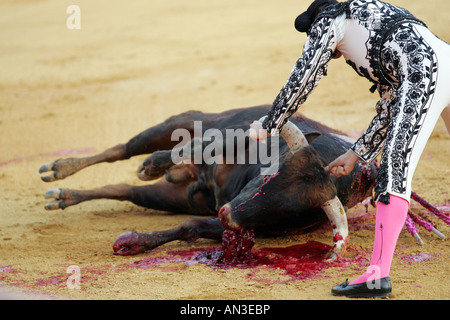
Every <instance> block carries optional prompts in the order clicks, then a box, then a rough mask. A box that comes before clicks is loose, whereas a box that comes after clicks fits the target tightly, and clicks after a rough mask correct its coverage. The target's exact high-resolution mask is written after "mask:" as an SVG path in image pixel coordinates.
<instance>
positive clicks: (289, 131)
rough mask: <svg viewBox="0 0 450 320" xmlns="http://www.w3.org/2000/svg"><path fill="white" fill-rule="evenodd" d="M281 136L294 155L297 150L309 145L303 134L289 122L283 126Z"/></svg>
mask: <svg viewBox="0 0 450 320" xmlns="http://www.w3.org/2000/svg"><path fill="white" fill-rule="evenodd" d="M281 136H282V137H283V139H284V140H285V141H286V143H287V144H288V146H289V149H290V150H291V153H296V152H297V151H298V150H300V149H302V148H304V147H307V146H308V145H309V143H308V140H306V137H305V135H304V134H303V132H302V131H301V130H300V129H299V128H298V127H297V126H296V125H295V124H293V123H292V122H290V121H288V122H286V124H285V125H284V127H283V130H282V131H281Z"/></svg>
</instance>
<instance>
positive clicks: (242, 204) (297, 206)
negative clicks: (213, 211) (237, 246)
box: [219, 122, 348, 259]
mask: <svg viewBox="0 0 450 320" xmlns="http://www.w3.org/2000/svg"><path fill="white" fill-rule="evenodd" d="M281 136H282V137H283V139H284V140H285V141H286V143H287V145H288V146H289V149H290V152H287V153H286V155H285V159H284V163H283V165H282V166H281V168H280V170H279V172H277V173H276V174H273V175H271V176H266V177H258V178H255V179H253V180H252V181H250V182H249V183H248V184H247V186H246V187H245V188H244V189H243V190H242V191H241V193H240V194H239V195H238V196H237V197H235V198H234V199H233V200H232V201H230V202H229V203H227V204H226V205H224V206H223V207H222V208H221V210H220V212H219V219H220V221H221V223H222V225H223V226H224V228H225V229H228V230H234V231H236V232H241V233H242V232H244V231H245V230H251V229H254V230H258V228H261V229H262V228H264V227H267V226H269V225H270V226H271V227H272V229H276V228H279V229H280V230H286V229H287V228H297V229H303V230H305V229H310V228H312V227H315V226H317V225H318V224H319V223H320V222H321V219H320V217H324V215H323V212H325V213H326V215H327V217H328V218H329V220H330V222H331V224H332V226H333V232H334V247H333V250H332V252H331V253H332V255H331V257H330V258H331V259H335V258H336V257H337V256H338V255H339V254H340V253H343V251H344V250H345V243H346V242H347V239H348V230H347V219H346V215H345V211H344V209H343V206H342V204H341V202H340V201H339V199H338V198H337V196H336V194H337V192H336V187H335V185H334V183H333V181H332V179H331V177H330V175H329V174H328V172H327V171H326V170H325V169H324V167H325V165H326V164H325V163H324V162H323V160H322V158H321V157H320V156H319V155H318V154H317V152H316V150H315V149H314V147H312V146H311V145H310V142H311V141H312V140H314V139H315V138H317V136H318V134H317V133H311V134H306V136H305V135H304V134H303V133H302V132H301V131H300V129H299V128H298V127H297V126H295V125H294V124H293V123H291V122H287V123H286V125H285V126H284V127H283V130H282V133H281ZM322 221H323V220H322Z"/></svg>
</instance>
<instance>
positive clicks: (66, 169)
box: [39, 158, 84, 182]
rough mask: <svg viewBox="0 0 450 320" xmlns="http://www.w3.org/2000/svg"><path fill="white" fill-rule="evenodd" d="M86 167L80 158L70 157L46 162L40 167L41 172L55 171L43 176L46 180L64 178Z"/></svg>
mask: <svg viewBox="0 0 450 320" xmlns="http://www.w3.org/2000/svg"><path fill="white" fill-rule="evenodd" d="M83 167H84V165H83V163H82V162H81V160H80V159H76V158H68V159H58V160H56V161H53V162H49V163H46V164H44V165H42V166H41V167H40V168H39V173H44V172H50V171H53V172H52V173H51V174H50V175H47V176H43V177H41V179H42V181H44V182H52V181H56V180H61V179H64V178H66V177H68V176H70V175H72V174H74V173H76V172H78V171H79V170H80V169H82V168H83Z"/></svg>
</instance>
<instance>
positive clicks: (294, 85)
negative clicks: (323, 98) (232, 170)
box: [263, 18, 337, 133]
mask: <svg viewBox="0 0 450 320" xmlns="http://www.w3.org/2000/svg"><path fill="white" fill-rule="evenodd" d="M333 21H334V19H332V18H322V19H319V20H318V21H316V22H315V23H314V25H313V26H312V28H311V31H310V33H309V36H308V38H307V40H306V43H305V46H304V49H303V54H302V56H301V57H300V59H299V60H298V61H297V63H296V64H295V66H294V68H293V69H292V71H291V75H290V76H289V79H288V80H287V82H286V84H285V85H284V87H283V88H282V89H281V91H280V93H279V94H278V96H277V97H276V98H275V101H274V102H273V105H272V109H271V110H270V112H269V114H268V116H267V118H266V120H265V121H264V122H263V127H264V128H265V129H267V131H269V132H270V133H272V132H273V131H274V130H280V131H281V128H282V127H283V125H284V124H285V123H286V122H287V120H288V119H289V117H290V116H292V115H293V114H294V113H295V112H296V111H297V109H298V108H299V106H300V105H301V104H302V103H304V102H305V101H306V98H307V97H308V95H309V94H310V93H311V92H312V91H313V90H314V88H315V87H316V86H317V84H318V83H319V82H320V80H321V79H322V77H323V76H324V75H326V70H327V66H328V63H329V61H330V60H331V58H332V56H333V53H334V51H335V49H336V45H337V43H336V36H335V33H336V30H335V27H334V23H333Z"/></svg>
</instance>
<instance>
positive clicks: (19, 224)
mask: <svg viewBox="0 0 450 320" xmlns="http://www.w3.org/2000/svg"><path fill="white" fill-rule="evenodd" d="M74 2H76V4H77V5H79V7H80V9H81V29H79V30H69V29H68V28H67V27H66V20H67V18H68V17H69V14H67V13H66V9H67V7H68V6H69V5H71V4H73V3H74ZM391 2H392V3H394V4H398V5H401V6H404V7H407V8H408V9H410V11H412V12H413V13H414V14H415V15H416V16H417V17H419V18H421V19H423V20H424V21H425V22H426V23H427V24H428V26H429V27H430V28H431V30H432V31H433V32H434V33H435V34H437V35H438V36H439V37H440V38H441V39H443V40H445V41H447V42H450V29H449V28H448V26H449V18H448V12H449V11H450V2H449V1H448V0H432V1H422V0H409V1H407V0H392V1H391ZM308 4H309V1H307V0H303V1H298V0H286V1H283V2H282V3H280V1H275V0H269V1H263V2H261V1H257V0H248V1H247V0H246V1H238V0H228V1H219V0H196V1H179V0H174V1H166V0H151V1H145V0H134V1H131V2H125V1H117V0H96V1H88V0H80V1H66V0H62V1H61V0H40V1H36V0H3V1H1V3H0V11H1V12H2V14H1V16H0V70H1V73H0V129H1V135H0V151H1V153H0V184H1V186H2V187H1V189H2V197H1V201H0V286H2V287H4V288H5V290H8V292H7V293H3V294H2V293H0V298H6V297H11V296H12V295H14V296H17V294H19V295H20V297H38V298H49V299H295V300H297V299H336V298H335V297H333V296H331V294H330V288H331V287H332V286H333V285H336V284H338V283H340V282H342V281H343V280H345V278H346V277H348V278H350V279H352V278H353V277H356V276H357V275H359V274H360V273H361V272H363V270H365V263H366V262H367V259H369V256H370V250H371V248H372V243H373V226H372V223H373V219H369V220H366V221H364V223H363V225H362V227H361V224H358V225H352V227H351V238H350V250H349V252H348V256H347V258H348V259H347V260H346V262H345V263H344V264H341V265H335V266H330V267H328V268H325V267H324V268H322V269H320V270H317V271H316V272H314V273H312V274H311V275H310V276H306V277H304V278H303V279H302V278H299V277H295V276H293V275H292V274H287V273H286V270H284V269H273V268H269V267H267V266H258V267H255V268H250V269H239V268H231V269H225V270H215V269H212V268H211V267H209V266H207V265H205V264H202V263H199V264H192V265H187V263H186V262H183V261H173V262H167V263H163V262H157V263H154V264H149V265H146V267H145V268H144V267H142V266H143V264H142V263H144V262H145V261H148V260H145V259H149V258H152V257H161V256H174V254H173V253H172V252H171V251H173V250H191V249H202V248H208V247H214V246H219V244H218V243H216V242H214V241H209V240H199V241H197V242H194V243H185V242H179V241H175V242H172V243H168V244H166V245H164V246H162V247H160V248H158V249H156V250H155V251H153V252H149V253H146V254H142V255H138V256H132V257H120V256H114V255H113V254H112V244H113V242H114V240H115V239H116V238H117V237H118V236H119V235H120V234H121V233H123V232H126V231H129V230H132V229H136V230H142V231H152V230H162V229H167V228H171V227H173V226H175V225H177V224H178V223H180V222H182V221H184V220H185V219H187V218H188V217H187V216H181V215H175V214H170V213H165V212H157V211H152V210H147V209H144V208H139V207H136V206H134V205H132V204H130V203H127V202H115V201H108V200H98V201H92V202H86V203H83V204H80V205H78V206H74V207H70V208H67V209H66V210H64V211H61V210H59V211H50V212H49V211H46V210H44V205H45V204H46V203H47V200H46V199H44V193H45V191H46V190H48V189H51V188H57V187H67V188H74V189H91V188H95V187H100V186H103V185H106V184H115V183H129V184H136V185H138V184H143V182H142V181H139V180H138V179H137V177H136V174H135V172H136V168H137V166H138V165H139V163H140V162H141V161H142V160H143V159H144V158H145V157H136V158H133V159H131V160H129V161H127V162H118V163H112V164H101V165H97V166H94V167H90V168H87V169H85V170H84V171H82V172H80V173H78V174H76V175H74V176H72V177H68V178H67V179H65V180H62V181H58V182H53V183H44V182H42V181H41V179H40V175H39V173H38V169H39V167H40V166H41V165H42V164H44V163H46V162H49V161H52V160H55V159H57V158H60V157H69V156H74V155H75V156H84V155H90V154H94V153H96V152H100V151H103V150H104V149H106V148H108V147H111V146H113V145H116V144H118V143H123V142H126V141H128V139H129V138H131V137H132V136H134V135H135V134H137V133H139V132H141V131H142V130H144V129H146V128H148V127H150V126H152V125H155V124H157V123H160V122H162V121H164V120H165V119H166V118H168V117H169V116H172V115H175V114H178V113H180V112H183V111H186V110H191V109H197V110H202V111H223V110H227V109H232V108H238V107H246V106H253V105H259V104H266V103H271V102H272V101H273V99H274V98H275V96H276V95H277V94H278V91H279V89H280V88H281V86H282V85H283V84H284V82H285V80H286V79H287V76H288V75H289V72H290V70H291V68H292V66H293V64H294V63H295V61H296V60H297V58H298V57H299V55H300V53H301V48H302V46H303V42H304V40H305V36H304V35H303V34H299V33H298V32H296V31H295V29H294V28H293V20H294V19H295V17H296V16H297V14H298V13H300V12H301V11H302V10H303V9H305V8H306V7H307V5H308ZM328 74H329V75H328V76H327V77H326V78H324V79H323V81H322V83H321V84H320V86H319V87H318V88H317V90H316V91H315V92H314V93H313V94H312V95H311V96H310V98H309V100H308V102H307V103H306V104H305V105H304V106H303V107H302V108H301V112H303V113H304V114H305V115H307V116H309V117H311V118H313V119H316V120H319V121H321V122H323V123H324V124H327V125H329V126H331V127H334V128H337V129H340V130H343V131H346V132H348V133H349V134H351V135H352V136H354V137H358V135H359V134H361V133H362V131H363V130H364V129H365V128H366V127H367V125H368V124H369V121H370V120H371V119H372V117H373V116H374V114H375V110H374V106H375V103H376V101H377V97H376V95H374V94H371V93H370V92H369V87H370V83H369V82H368V81H367V80H365V79H363V78H361V77H359V76H357V75H356V74H355V73H354V72H353V70H352V69H351V68H349V67H348V66H347V65H346V63H345V61H344V60H343V59H340V60H336V61H333V62H332V63H331V64H330V66H329V70H328ZM449 158H450V137H449V135H448V134H447V132H446V130H445V126H444V123H443V121H442V120H441V119H440V120H439V122H438V124H437V126H436V128H435V130H434V133H433V135H432V137H431V139H430V141H429V143H428V145H427V148H426V150H425V153H424V155H423V156H422V159H421V162H420V164H419V168H418V169H417V172H416V175H415V178H414V186H413V189H414V190H415V191H417V193H419V194H420V195H421V196H423V197H424V198H425V199H427V200H428V201H429V202H430V203H432V204H436V205H439V206H441V207H442V208H443V210H446V208H447V209H448V207H449V202H450V193H449V192H450V188H449V186H450V172H449V170H450V167H449V160H448V159H449ZM416 207H417V206H415V208H414V210H416V211H417V212H418V211H419V210H420V208H419V207H417V208H416ZM361 212H364V208H363V207H361V206H360V207H357V208H355V209H353V210H350V212H349V214H350V215H352V214H354V215H358V214H359V213H361ZM370 214H372V215H373V214H374V208H371V207H369V215H370ZM434 222H435V223H436V224H437V227H438V229H440V230H441V231H442V232H443V233H444V234H446V235H447V236H450V227H449V226H447V225H445V224H444V223H443V222H439V221H435V220H434ZM420 235H421V236H422V238H423V240H424V242H425V245H424V246H419V245H417V243H416V241H415V240H414V238H413V237H412V236H411V235H410V234H409V233H408V232H407V231H406V229H405V230H404V232H402V234H401V236H400V239H399V242H398V246H397V251H396V257H395V259H394V262H393V268H392V274H391V276H392V280H393V286H394V292H393V294H392V296H391V298H390V299H398V300H403V299H404V300H407V299H421V300H437V299H449V298H450V290H449V287H450V281H449V280H448V279H449V277H448V275H449V271H450V269H449V252H450V246H449V241H448V239H445V240H440V239H439V238H438V237H436V236H435V235H434V234H430V233H429V232H427V231H426V230H424V229H421V231H420ZM310 241H317V242H320V243H324V244H328V245H329V244H331V243H332V234H331V228H328V227H327V226H325V227H324V228H322V229H321V230H319V231H316V232H314V233H311V234H307V235H298V236H289V237H283V238H273V239H272V238H271V239H257V242H256V246H255V249H257V250H258V249H261V248H270V247H289V246H294V245H301V244H307V243H310ZM352 259H353V260H352ZM143 261H144V262H143ZM155 261H156V260H155ZM70 266H76V267H78V268H79V270H80V276H81V281H80V288H79V289H76V288H75V289H72V288H71V286H70V284H73V283H72V282H70V281H69V282H67V280H68V279H69V277H70V276H71V275H73V274H72V273H67V271H68V268H69V267H70ZM70 270H71V269H69V271H70ZM68 284H69V285H68ZM30 294H32V295H30Z"/></svg>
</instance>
